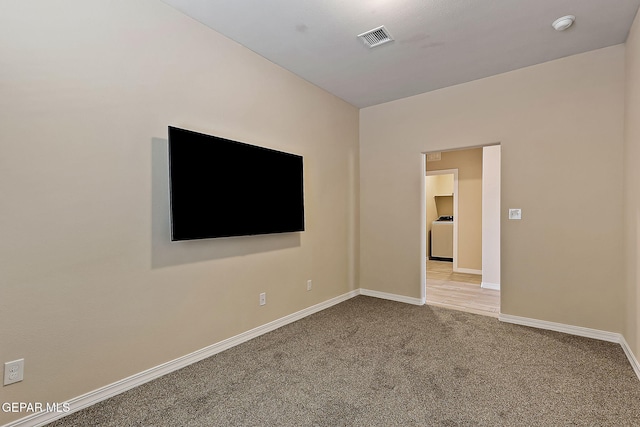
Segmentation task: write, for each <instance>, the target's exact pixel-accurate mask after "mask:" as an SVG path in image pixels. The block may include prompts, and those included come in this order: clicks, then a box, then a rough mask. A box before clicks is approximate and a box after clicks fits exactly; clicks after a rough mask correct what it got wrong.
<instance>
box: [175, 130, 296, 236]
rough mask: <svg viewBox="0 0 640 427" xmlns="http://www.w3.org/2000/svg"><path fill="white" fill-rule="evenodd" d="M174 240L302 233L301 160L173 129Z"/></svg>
mask: <svg viewBox="0 0 640 427" xmlns="http://www.w3.org/2000/svg"><path fill="white" fill-rule="evenodd" d="M169 181H170V184H169V188H170V193H171V194H170V200H171V240H173V241H177V240H194V239H208V238H214V237H232V236H247V235H256V234H271V233H288V232H297V231H303V230H304V225H305V224H304V186H303V162H302V156H298V155H295V154H289V153H284V152H281V151H276V150H271V149H267V148H262V147H257V146H254V145H249V144H245V143H242V142H237V141H231V140H229V139H224V138H219V137H216V136H211V135H205V134H202V133H197V132H193V131H189V130H185V129H179V128H176V127H172V126H169Z"/></svg>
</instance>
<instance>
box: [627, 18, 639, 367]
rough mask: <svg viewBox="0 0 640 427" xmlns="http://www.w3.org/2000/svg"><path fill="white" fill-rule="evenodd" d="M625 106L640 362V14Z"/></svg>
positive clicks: (634, 332)
mask: <svg viewBox="0 0 640 427" xmlns="http://www.w3.org/2000/svg"><path fill="white" fill-rule="evenodd" d="M625 107H626V108H625V147H624V149H625V152H624V161H625V163H624V169H625V206H624V216H625V221H624V224H625V233H624V235H625V254H626V257H625V266H626V268H625V284H626V303H627V306H626V309H627V318H626V328H625V338H626V340H627V342H628V343H629V345H630V346H631V348H632V349H633V351H634V353H635V356H636V358H638V359H640V309H639V307H640V250H639V247H640V184H639V183H640V119H639V117H640V14H638V15H637V16H636V19H635V21H634V24H633V27H632V28H631V32H630V33H629V37H628V39H627V43H626V99H625Z"/></svg>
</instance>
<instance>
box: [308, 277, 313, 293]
mask: <svg viewBox="0 0 640 427" xmlns="http://www.w3.org/2000/svg"><path fill="white" fill-rule="evenodd" d="M311 288H313V282H312V281H311V280H307V290H308V291H310V290H311Z"/></svg>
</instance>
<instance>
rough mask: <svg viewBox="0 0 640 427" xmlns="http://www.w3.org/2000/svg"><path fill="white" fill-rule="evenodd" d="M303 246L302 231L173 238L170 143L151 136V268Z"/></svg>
mask: <svg viewBox="0 0 640 427" xmlns="http://www.w3.org/2000/svg"><path fill="white" fill-rule="evenodd" d="M298 246H300V233H282V234H265V235H259V236H242V237H227V238H218V239H204V240H191V241H179V242H172V241H171V217H170V213H169V142H168V141H167V140H166V139H161V138H152V139H151V268H162V267H169V266H172V265H180V264H189V263H194V262H200V261H208V260H214V259H220V258H228V257H234V256H242V255H249V254H254V253H260V252H268V251H275V250H280V249H286V248H293V247H298Z"/></svg>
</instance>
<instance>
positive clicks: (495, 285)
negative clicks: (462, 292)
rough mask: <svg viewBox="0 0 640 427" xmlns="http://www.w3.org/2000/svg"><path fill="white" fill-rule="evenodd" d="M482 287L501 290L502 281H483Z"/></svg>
mask: <svg viewBox="0 0 640 427" xmlns="http://www.w3.org/2000/svg"><path fill="white" fill-rule="evenodd" d="M480 287H481V288H483V289H493V290H494V291H499V290H500V283H491V282H481V283H480Z"/></svg>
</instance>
